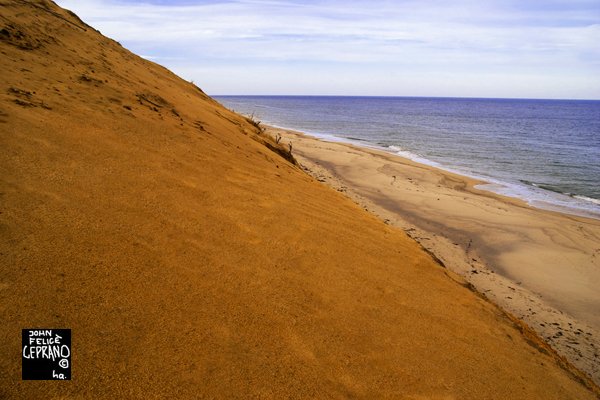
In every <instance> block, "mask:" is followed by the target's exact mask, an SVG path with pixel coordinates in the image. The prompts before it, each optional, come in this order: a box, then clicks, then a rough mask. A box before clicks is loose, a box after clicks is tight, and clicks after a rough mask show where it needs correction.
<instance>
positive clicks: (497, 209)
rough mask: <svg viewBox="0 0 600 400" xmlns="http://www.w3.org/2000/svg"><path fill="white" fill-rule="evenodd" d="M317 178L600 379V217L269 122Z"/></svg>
mask: <svg viewBox="0 0 600 400" xmlns="http://www.w3.org/2000/svg"><path fill="white" fill-rule="evenodd" d="M270 133H271V134H272V135H276V134H281V135H282V136H283V138H284V139H283V140H282V141H283V142H288V141H291V142H292V143H293V148H294V154H295V155H296V156H297V158H298V159H299V161H300V162H301V164H302V165H303V166H304V167H305V169H306V170H307V171H308V172H309V173H311V174H312V175H313V176H315V177H316V178H317V179H318V180H320V181H322V182H324V183H326V184H327V185H329V186H332V187H334V188H335V189H337V190H338V191H341V192H344V193H345V194H346V195H348V196H349V197H350V198H352V199H353V200H354V201H355V202H357V203H358V204H360V205H361V206H363V207H364V208H365V209H368V210H369V211H370V212H372V213H374V214H375V215H377V216H378V217H379V218H381V219H383V220H385V221H386V223H389V224H391V225H395V226H398V227H400V228H402V229H404V230H405V231H406V232H407V233H408V234H409V235H410V236H411V237H412V238H414V239H415V240H416V241H417V242H419V243H420V244H421V245H422V246H423V247H424V248H425V249H426V250H427V251H430V252H431V253H433V254H434V255H435V257H437V258H438V259H439V260H440V262H441V263H443V265H445V266H446V267H447V268H448V269H451V270H452V271H455V272H457V273H458V274H460V275H461V276H462V277H464V279H466V280H467V281H468V282H470V283H472V284H473V285H474V286H475V287H476V288H477V290H478V291H480V292H481V293H483V294H485V296H486V297H488V298H490V299H491V300H492V301H493V302H495V303H496V304H498V305H500V306H501V307H502V308H503V309H505V310H507V311H509V312H510V313H512V314H514V315H515V316H517V317H518V318H520V319H521V320H523V321H525V322H526V323H527V324H528V325H529V326H530V327H532V328H533V329H534V330H535V331H536V332H537V333H538V334H539V335H540V336H541V337H543V338H544V339H545V340H546V341H547V342H548V343H549V344H551V345H552V347H553V348H555V349H556V350H558V351H559V353H560V354H562V355H564V356H565V357H567V358H568V359H569V360H570V361H571V362H573V363H574V364H575V365H577V366H578V367H579V368H581V369H582V370H584V371H586V372H587V373H588V374H590V376H593V377H594V379H595V380H596V382H599V381H600V356H599V353H600V313H598V310H600V291H599V290H598V287H600V221H598V220H594V219H588V218H583V217H576V216H570V215H565V214H561V213H557V212H552V211H545V210H540V209H537V208H532V207H530V206H528V205H527V204H525V203H524V202H522V201H520V200H518V199H514V198H509V197H504V196H500V195H496V194H494V193H491V192H488V191H484V190H478V189H475V188H474V186H476V185H477V184H480V183H483V182H480V181H476V180H474V179H471V178H468V177H465V176H461V175H457V174H453V173H449V172H446V171H443V170H440V169H438V168H434V167H430V166H427V165H423V164H420V163H416V162H413V161H411V160H408V159H405V158H402V157H400V156H397V155H394V154H391V153H387V152H384V151H378V150H373V149H369V148H365V147H357V146H354V145H351V144H347V143H342V142H328V141H323V140H319V139H317V138H314V137H311V136H309V135H304V134H302V133H299V132H293V131H290V130H283V129H279V128H270Z"/></svg>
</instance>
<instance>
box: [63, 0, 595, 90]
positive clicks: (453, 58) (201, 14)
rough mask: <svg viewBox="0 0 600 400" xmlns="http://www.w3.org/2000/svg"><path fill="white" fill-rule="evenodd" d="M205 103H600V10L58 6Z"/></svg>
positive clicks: (92, 1)
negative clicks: (278, 99)
mask: <svg viewBox="0 0 600 400" xmlns="http://www.w3.org/2000/svg"><path fill="white" fill-rule="evenodd" d="M57 3H58V4H59V5H61V6H62V7H65V8H68V9H70V10H72V11H74V12H75V13H77V14H78V15H79V16H80V17H81V18H82V19H84V20H85V21H86V22H87V23H89V24H91V25H93V26H94V27H96V28H97V29H99V30H100V31H101V32H102V33H103V34H105V35H107V36H109V37H111V38H113V39H115V40H117V41H119V42H121V43H122V44H123V45H124V46H125V47H127V48H129V49H130V50H132V51H134V52H135V53H137V54H140V55H142V56H143V57H145V58H147V59H150V60H152V61H155V62H157V63H159V64H162V65H164V66H166V67H168V68H169V69H171V70H173V71H174V72H175V73H177V74H178V75H180V76H181V77H183V78H185V79H188V80H193V81H194V82H195V83H196V84H198V85H199V86H200V87H201V88H202V89H204V90H205V91H206V92H208V93H209V94H213V95H218V94H308V95H375V96H458V97H525V98H582V99H600V45H598V43H600V1H598V0H564V1H563V0H560V1H559V0H548V1H534V0H531V1H527V0H523V1H516V0H514V1H513V0H490V1H475V0H458V1H441V0H430V1H428V0H421V1H418V0H400V1H391V0H373V1H351V0H346V1H340V0H309V1H282V0H231V1H214V0H213V1H211V0H204V1H203V0H177V1H167V0H145V1H126V0H58V1H57Z"/></svg>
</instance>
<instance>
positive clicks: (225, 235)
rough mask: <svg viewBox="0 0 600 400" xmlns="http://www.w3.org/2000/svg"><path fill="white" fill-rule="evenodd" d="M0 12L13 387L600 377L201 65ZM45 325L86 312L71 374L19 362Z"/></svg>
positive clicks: (548, 385) (1, 360)
mask: <svg viewBox="0 0 600 400" xmlns="http://www.w3.org/2000/svg"><path fill="white" fill-rule="evenodd" d="M0 12H1V18H0V24H1V26H0V38H1V43H0V46H1V47H0V52H1V58H0V60H1V61H0V63H1V70H2V74H1V76H0V148H1V152H0V212H1V214H0V263H1V264H0V268H1V270H0V320H1V321H2V323H1V324H0V337H1V338H2V340H1V341H0V370H1V371H2V374H0V398H23V399H34V398H45V399H48V398H65V397H68V398H86V399H87V398H259V397H260V398H269V397H271V398H287V397H291V398H300V397H307V398H315V397H316V398H379V397H390V398H403V397H404V398H413V399H415V398H444V399H450V398H461V399H463V398H475V399H480V398H498V399H507V398H515V399H517V398H518V399H522V398H540V399H542V398H543V399H552V398H555V399H568V398H572V399H575V398H577V399H585V398H594V397H595V394H594V393H593V392H592V391H591V390H590V389H588V388H586V386H585V385H583V384H582V383H581V379H580V378H577V377H576V373H572V372H569V371H568V368H567V367H561V366H560V365H559V364H561V363H560V360H557V358H556V357H555V356H553V355H552V353H551V352H549V351H548V349H546V348H545V347H544V346H543V345H542V344H539V343H538V342H537V340H536V339H535V338H529V339H527V338H526V337H525V336H524V335H523V334H521V332H520V329H519V326H518V325H516V324H514V323H513V322H511V321H510V320H509V319H508V318H507V317H506V316H505V315H504V314H503V313H502V312H500V311H499V310H498V309H497V308H495V307H494V306H492V305H490V304H489V303H487V302H486V301H484V300H482V299H481V298H480V297H478V296H477V295H476V294H474V293H473V292H471V291H470V290H469V289H467V288H465V287H464V286H462V285H460V284H458V283H457V282H455V281H454V280H452V279H450V278H449V277H448V276H447V274H446V272H445V271H444V270H443V269H442V268H441V267H439V266H438V265H437V264H435V263H434V262H433V261H432V260H431V258H430V257H429V256H428V255H427V254H425V253H424V252H423V251H422V250H421V249H420V248H419V247H418V246H417V245H416V244H415V243H414V242H412V241H411V240H409V239H408V238H407V237H406V236H405V235H404V234H403V233H402V232H399V231H397V230H394V229H391V228H389V227H388V226H386V225H384V224H383V223H381V222H378V221H377V220H375V219H374V218H373V217H371V216H370V215H368V214H367V213H365V212H363V211H362V210H360V209H359V208H358V207H357V206H356V205H355V204H354V203H352V202H351V201H350V200H348V199H346V198H344V197H343V196H342V195H341V194H339V193H337V192H334V191H332V190H330V189H328V188H325V187H323V186H321V185H320V184H319V183H318V182H316V181H314V180H313V179H312V178H310V177H308V176H307V175H305V174H304V173H303V172H302V171H301V170H300V169H299V168H297V167H295V166H293V165H291V164H290V163H289V162H288V161H286V160H284V159H283V158H281V157H280V156H279V155H277V154H275V153H273V152H272V151H270V150H268V149H267V148H266V147H265V146H264V145H263V144H261V143H259V142H258V141H257V140H254V139H253V138H252V137H254V136H257V137H259V139H260V136H261V135H259V134H258V133H257V131H256V129H255V127H253V126H252V125H251V124H250V123H248V121H246V120H245V119H244V118H242V117H240V116H237V115H235V114H233V113H231V112H229V111H227V110H225V109H224V108H222V107H221V106H220V105H219V104H217V103H216V102H214V101H213V100H211V99H210V98H208V97H207V96H206V95H204V94H203V93H202V92H201V91H200V90H199V89H197V88H196V87H195V86H193V85H191V84H190V83H187V82H185V81H182V80H181V79H179V78H177V77H176V76H175V75H173V74H172V73H170V72H169V71H167V70H166V69H164V68H162V67H160V66H158V65H155V64H153V63H150V62H148V61H145V60H143V59H141V58H139V57H137V56H135V55H133V54H131V53H130V52H128V51H127V50H125V49H123V48H122V47H120V46H119V45H118V44H117V43H115V42H114V41H112V40H109V39H106V38H104V37H102V36H101V35H100V34H99V33H98V32H96V31H95V30H93V29H92V28H90V27H88V26H86V25H85V24H83V23H82V22H81V21H79V20H78V19H77V18H76V17H75V16H73V15H71V14H69V13H67V12H66V11H64V10H62V9H60V8H58V7H57V6H55V5H54V4H53V3H50V2H48V1H42V0H37V1H34V2H21V1H6V0H4V1H1V2H0ZM240 67H243V66H240ZM28 327H47V328H71V329H72V332H73V380H71V381H69V382H57V381H52V382H51V381H21V379H20V374H21V355H20V330H21V329H22V328H28ZM565 368H567V369H565Z"/></svg>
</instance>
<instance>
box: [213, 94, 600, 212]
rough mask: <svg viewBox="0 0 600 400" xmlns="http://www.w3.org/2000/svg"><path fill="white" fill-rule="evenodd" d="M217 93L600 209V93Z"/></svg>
mask: <svg viewBox="0 0 600 400" xmlns="http://www.w3.org/2000/svg"><path fill="white" fill-rule="evenodd" d="M215 98H216V99H217V100H218V101H220V102H221V103H222V104H223V105H225V106H226V107H228V108H229V109H232V110H234V111H236V112H240V113H242V114H246V115H251V114H253V115H254V116H255V118H257V119H259V120H261V121H263V122H264V123H267V124H271V125H276V126H280V127H285V128H290V129H294V130H299V131H303V132H306V133H308V134H312V135H315V136H317V137H321V138H324V139H329V140H344V141H350V142H353V143H355V144H359V145H361V144H362V145H366V146H375V147H379V148H383V149H385V150H387V151H390V152H393V153H397V154H398V155H401V156H404V157H408V158H411V159H413V160H415V161H420V162H423V163H427V164H430V165H434V166H437V167H440V168H443V169H447V170H450V171H454V172H458V173H461V174H464V175H468V176H472V177H476V178H481V179H484V180H485V181H487V182H489V184H488V185H483V186H482V187H481V188H483V189H487V190H491V191H494V192H497V193H501V194H505V195H509V196H513V197H518V198H521V199H524V200H526V201H528V202H529V203H530V204H531V205H533V206H537V207H541V208H549V209H556V210H559V211H563V212H569V213H573V214H578V215H586V216H592V217H595V218H600V101H585V100H523V99H470V98H422V97H329V96H318V97H313V96H215Z"/></svg>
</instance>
